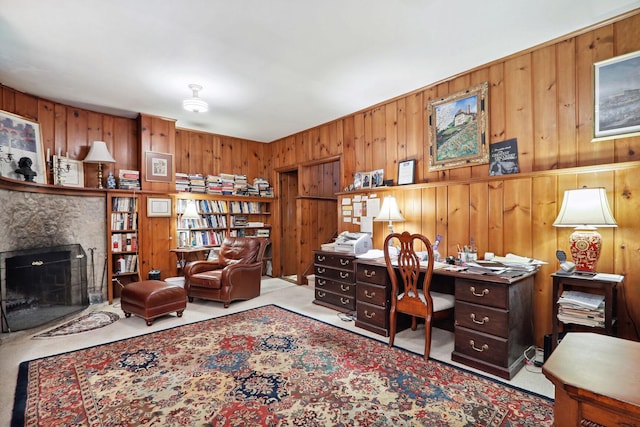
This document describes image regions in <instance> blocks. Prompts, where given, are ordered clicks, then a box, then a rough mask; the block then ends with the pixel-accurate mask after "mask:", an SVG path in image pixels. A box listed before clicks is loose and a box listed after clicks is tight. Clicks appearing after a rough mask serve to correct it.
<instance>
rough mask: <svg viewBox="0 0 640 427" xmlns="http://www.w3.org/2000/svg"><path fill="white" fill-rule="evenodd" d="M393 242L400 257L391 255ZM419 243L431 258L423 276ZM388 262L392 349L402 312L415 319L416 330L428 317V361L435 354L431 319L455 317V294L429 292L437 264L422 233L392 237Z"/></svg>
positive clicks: (386, 244) (386, 255) (386, 252)
mask: <svg viewBox="0 0 640 427" xmlns="http://www.w3.org/2000/svg"><path fill="white" fill-rule="evenodd" d="M393 239H397V240H398V241H399V242H400V249H399V252H398V255H397V258H395V256H393V255H392V254H390V253H389V252H390V251H389V243H393V242H395V240H393ZM392 240H393V241H392ZM416 240H419V241H421V242H422V243H423V244H424V246H425V249H426V251H427V253H428V257H429V260H428V262H427V265H426V271H425V273H424V274H423V275H422V276H421V275H420V256H419V255H418V254H417V253H416V251H415V247H414V244H415V243H416ZM391 248H394V247H393V246H392V247H391ZM392 250H393V251H395V250H394V249H392ZM384 259H385V262H386V263H387V271H388V272H389V277H390V278H391V312H390V319H389V320H390V333H389V347H392V346H393V340H394V338H395V336H396V320H397V316H398V313H405V314H409V315H410V316H411V329H412V330H414V331H415V330H416V327H417V317H421V318H424V323H425V343H424V358H425V359H428V358H429V352H430V351H431V319H432V317H433V318H436V319H439V318H444V317H447V316H451V315H453V305H454V301H455V298H454V296H453V295H449V294H442V293H439V292H430V290H429V288H430V286H431V276H432V274H433V261H434V260H433V249H432V248H431V242H430V241H429V239H427V238H426V237H425V236H423V235H421V234H409V232H407V231H405V232H403V233H402V234H399V233H392V234H389V235H388V236H387V238H386V239H385V240H384ZM420 284H422V286H420Z"/></svg>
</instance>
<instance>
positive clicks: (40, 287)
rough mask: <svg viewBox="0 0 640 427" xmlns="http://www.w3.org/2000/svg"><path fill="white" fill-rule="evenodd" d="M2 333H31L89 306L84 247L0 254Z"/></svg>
mask: <svg viewBox="0 0 640 427" xmlns="http://www.w3.org/2000/svg"><path fill="white" fill-rule="evenodd" d="M0 269H1V270H2V272H1V273H2V274H1V276H2V277H1V279H2V315H3V316H2V331H3V332H8V331H18V330H24V329H30V328H33V327H36V326H40V325H43V324H46V323H48V322H51V321H53V320H56V319H59V318H61V317H64V316H66V315H68V314H71V313H74V312H77V311H80V310H82V309H84V308H86V307H87V306H88V305H89V298H88V294H87V258H86V255H85V252H84V250H83V249H82V246H80V245H63V246H56V247H51V248H34V249H26V250H20V251H10V252H2V253H0Z"/></svg>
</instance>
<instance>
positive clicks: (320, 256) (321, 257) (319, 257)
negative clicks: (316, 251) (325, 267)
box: [318, 255, 327, 262]
mask: <svg viewBox="0 0 640 427" xmlns="http://www.w3.org/2000/svg"><path fill="white" fill-rule="evenodd" d="M325 259H327V257H325V256H324V255H318V261H320V262H322V261H324V260H325Z"/></svg>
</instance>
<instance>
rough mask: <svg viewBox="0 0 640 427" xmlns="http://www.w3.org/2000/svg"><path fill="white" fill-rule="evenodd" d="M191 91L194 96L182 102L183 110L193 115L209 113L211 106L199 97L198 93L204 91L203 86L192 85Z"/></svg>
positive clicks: (190, 86)
mask: <svg viewBox="0 0 640 427" xmlns="http://www.w3.org/2000/svg"><path fill="white" fill-rule="evenodd" d="M189 89H191V91H192V92H193V96H192V97H191V98H189V99H185V100H184V101H182V108H184V109H185V110H187V111H191V112H192V113H205V112H207V111H209V104H207V103H206V102H205V101H203V100H202V99H200V98H199V97H198V92H199V91H201V90H202V86H200V85H196V84H190V85H189Z"/></svg>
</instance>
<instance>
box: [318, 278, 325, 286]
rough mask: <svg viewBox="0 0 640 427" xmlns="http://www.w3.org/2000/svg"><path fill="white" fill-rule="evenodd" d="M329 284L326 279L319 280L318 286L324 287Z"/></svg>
mask: <svg viewBox="0 0 640 427" xmlns="http://www.w3.org/2000/svg"><path fill="white" fill-rule="evenodd" d="M326 284H327V281H326V280H324V279H318V286H324V285H326Z"/></svg>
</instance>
